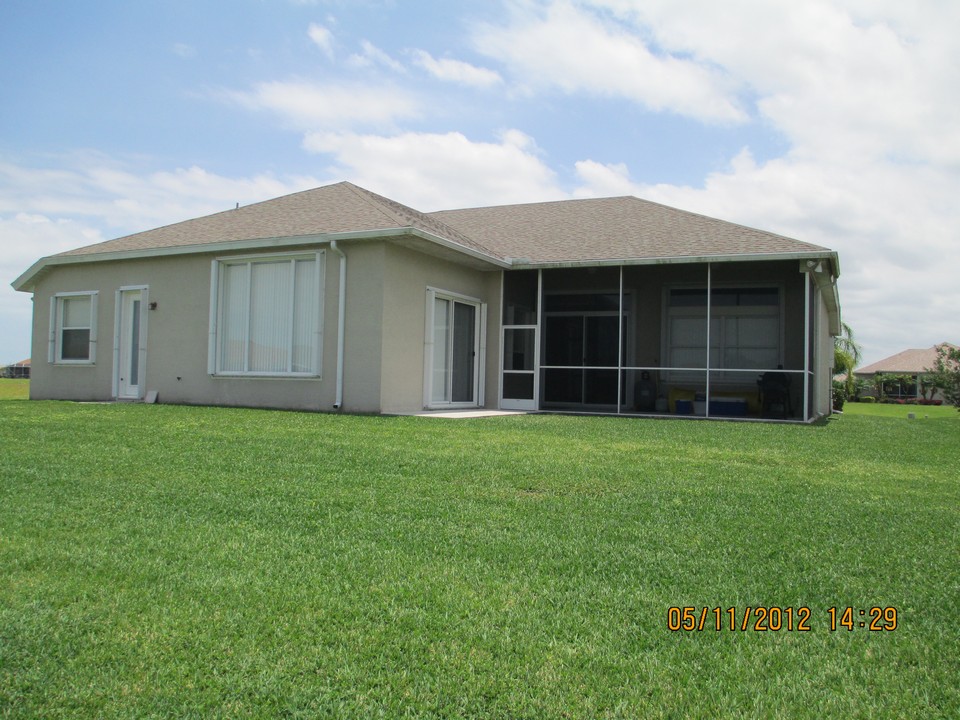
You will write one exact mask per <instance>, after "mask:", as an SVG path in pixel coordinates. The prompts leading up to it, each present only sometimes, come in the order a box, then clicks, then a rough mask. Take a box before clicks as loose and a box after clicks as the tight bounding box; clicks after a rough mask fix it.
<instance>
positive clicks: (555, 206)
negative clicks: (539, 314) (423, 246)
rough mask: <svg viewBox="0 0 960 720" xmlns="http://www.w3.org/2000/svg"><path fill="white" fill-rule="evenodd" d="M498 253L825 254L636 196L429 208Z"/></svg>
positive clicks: (599, 256)
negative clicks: (457, 207)
mask: <svg viewBox="0 0 960 720" xmlns="http://www.w3.org/2000/svg"><path fill="white" fill-rule="evenodd" d="M431 216H432V217H434V218H437V219H439V220H442V221H443V222H444V223H446V224H447V225H450V226H452V227H454V228H456V229H457V230H459V231H460V232H462V233H464V234H465V235H468V236H470V237H472V238H474V239H475V240H477V241H478V242H480V243H481V244H483V245H484V246H486V247H487V248H489V249H491V250H492V251H494V252H495V253H497V254H498V255H501V256H502V257H509V258H524V259H529V260H530V261H532V262H534V263H550V262H586V261H590V260H598V261H603V260H622V259H653V258H680V257H704V256H728V255H744V254H750V255H755V254H768V253H769V254H783V253H798V252H800V253H805V252H830V251H829V250H828V249H827V248H824V247H820V246H817V245H812V244H810V243H805V242H801V241H799V240H793V239H791V238H788V237H784V236H782V235H775V234H774V233H769V232H765V231H763V230H755V229H754V228H749V227H745V226H743V225H737V224H734V223H730V222H726V221H724V220H717V219H715V218H710V217H707V216H705V215H698V214H696V213H691V212H686V211H684V210H677V209H676V208H671V207H667V206H665V205H660V204H657V203H653V202H649V201H647V200H640V199H639V198H635V197H629V196H628V197H615V198H602V199H596V200H563V201H558V202H545V203H533V204H528V205H507V206H499V207H487V208H472V209H464V210H447V211H442V212H435V213H431Z"/></svg>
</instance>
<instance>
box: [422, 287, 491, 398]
mask: <svg viewBox="0 0 960 720" xmlns="http://www.w3.org/2000/svg"><path fill="white" fill-rule="evenodd" d="M426 291H427V292H426V312H425V327H424V343H423V348H424V350H423V407H424V409H427V410H431V409H438V408H450V409H453V408H471V407H482V405H483V395H482V392H483V386H484V380H483V378H484V373H485V372H486V357H485V352H486V328H485V327H484V324H485V322H486V303H485V302H483V301H482V300H480V299H479V298H475V297H472V296H470V295H464V294H462V293H458V292H452V291H449V290H443V289H440V288H436V287H433V286H430V285H428V286H427V288H426ZM438 299H439V300H448V301H450V303H451V307H450V317H451V319H452V318H453V304H454V303H460V304H461V305H470V306H472V307H473V308H474V310H475V313H474V332H473V353H474V354H473V358H474V362H473V378H472V380H473V400H472V401H469V402H453V401H452V400H451V401H441V402H437V401H435V400H434V399H433V376H434V370H435V369H436V368H435V367H434V363H433V356H434V350H435V349H436V340H435V338H434V321H435V320H436V315H435V308H436V301H437V300H438ZM453 337H454V334H453V332H451V333H450V337H449V338H448V341H447V342H448V343H449V345H450V349H451V353H450V362H451V363H452V362H453V354H452V347H453ZM481 348H482V350H483V351H481ZM452 382H453V375H452V372H451V377H450V380H449V382H448V385H452ZM447 390H448V391H450V387H448V388H447Z"/></svg>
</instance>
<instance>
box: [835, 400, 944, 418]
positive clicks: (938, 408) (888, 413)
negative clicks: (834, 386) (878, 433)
mask: <svg viewBox="0 0 960 720" xmlns="http://www.w3.org/2000/svg"><path fill="white" fill-rule="evenodd" d="M910 413H913V414H914V416H915V419H918V420H923V419H929V418H947V419H951V418H952V419H954V420H960V412H957V409H956V408H955V407H953V406H952V405H897V404H895V403H890V404H887V403H851V402H848V403H845V404H844V406H843V414H844V415H858V416H864V415H865V416H869V417H885V418H908V417H909V415H910Z"/></svg>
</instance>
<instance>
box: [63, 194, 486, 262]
mask: <svg viewBox="0 0 960 720" xmlns="http://www.w3.org/2000/svg"><path fill="white" fill-rule="evenodd" d="M404 228H416V229H418V230H422V231H424V232H427V233H430V234H432V235H438V236H439V237H442V238H445V239H446V240H449V241H452V242H454V243H457V244H460V245H463V246H465V247H468V248H470V249H472V250H477V251H480V252H487V253H489V251H488V250H487V249H486V248H484V247H482V246H479V245H478V244H477V243H475V242H474V241H473V240H471V239H470V238H468V237H465V236H463V235H462V234H461V233H459V232H458V231H457V230H455V229H453V228H450V227H446V226H445V225H444V224H443V223H442V222H441V221H439V220H438V219H436V218H433V217H430V216H428V215H425V214H424V213H421V212H419V211H417V210H414V209H413V208H409V207H407V206H405V205H401V204H400V203H398V202H395V201H393V200H390V199H388V198H385V197H382V196H381V195H377V194H376V193H372V192H370V191H369V190H364V189H363V188H360V187H357V186H356V185H353V184H352V183H348V182H341V183H337V184H335V185H326V186H324V187H319V188H314V189H313V190H305V191H303V192H298V193H293V194H292V195H284V196H283V197H279V198H275V199H273V200H267V201H265V202H260V203H255V204H253V205H245V206H244V207H241V208H237V209H235V210H227V211H225V212H219V213H216V214H214V215H207V216H205V217H200V218H196V219H194V220H186V221H184V222H179V223H176V224H174V225H166V226H164V227H160V228H156V229H155V230H147V231H146V232H141V233H136V234H134V235H127V236H125V237H121V238H117V239H115V240H107V241H106V242H102V243H97V244H96V245H88V246H86V247H82V248H77V249H76V250H68V251H67V252H64V253H60V255H61V256H64V255H66V256H70V255H91V254H96V253H107V252H111V253H112V252H124V251H132V250H152V249H162V248H174V247H186V246H190V245H206V244H209V243H219V242H229V241H236V240H260V239H267V238H285V237H302V236H305V235H325V234H334V233H350V232H353V233H359V232H365V231H378V230H397V229H404Z"/></svg>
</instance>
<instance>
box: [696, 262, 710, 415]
mask: <svg viewBox="0 0 960 720" xmlns="http://www.w3.org/2000/svg"><path fill="white" fill-rule="evenodd" d="M712 268H713V266H712V265H711V264H710V263H707V398H706V406H705V407H704V410H703V416H704V417H710V325H711V322H710V321H711V319H712V318H711V317H710V313H711V312H712V311H713V308H712V307H711V302H712V300H713V287H712V282H713V269H712ZM694 399H696V398H694Z"/></svg>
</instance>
